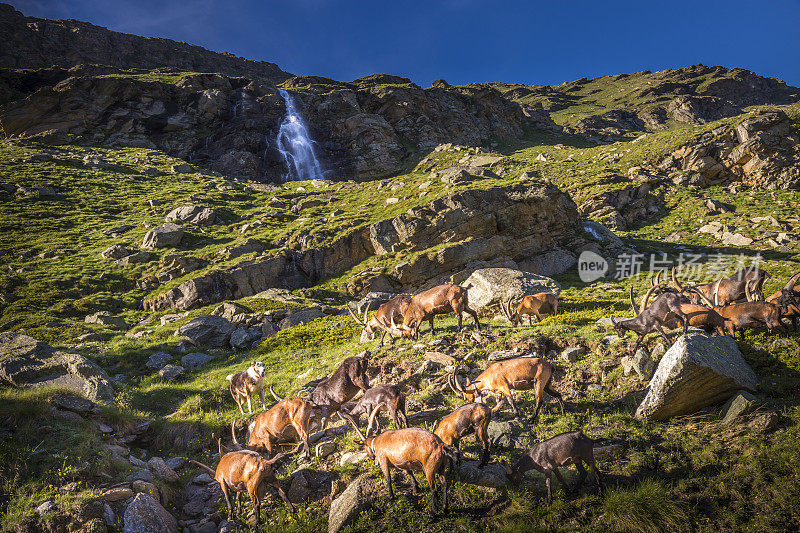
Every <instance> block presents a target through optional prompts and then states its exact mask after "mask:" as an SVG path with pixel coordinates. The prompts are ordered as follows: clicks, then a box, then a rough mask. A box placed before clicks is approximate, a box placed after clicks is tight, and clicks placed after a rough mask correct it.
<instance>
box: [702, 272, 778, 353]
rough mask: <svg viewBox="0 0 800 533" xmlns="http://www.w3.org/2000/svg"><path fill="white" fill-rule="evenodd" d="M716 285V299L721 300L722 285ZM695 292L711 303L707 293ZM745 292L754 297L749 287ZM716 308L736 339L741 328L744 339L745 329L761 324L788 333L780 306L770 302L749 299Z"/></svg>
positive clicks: (707, 302)
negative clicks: (720, 287)
mask: <svg viewBox="0 0 800 533" xmlns="http://www.w3.org/2000/svg"><path fill="white" fill-rule="evenodd" d="M715 285H716V286H717V287H715V292H714V295H715V298H714V301H719V299H718V298H716V295H717V292H716V289H717V288H718V286H719V285H720V282H719V281H717V282H716V283H715ZM695 294H697V295H698V297H699V298H701V299H702V300H703V301H705V302H706V304H709V305H710V304H711V302H710V301H709V300H708V299H707V298H706V296H705V294H703V293H701V292H699V291H697V292H696V293H695ZM745 294H746V297H747V299H748V300H750V299H751V298H752V297H753V296H752V293H751V292H750V289H749V287H746V288H745ZM714 310H715V311H716V312H717V313H719V315H720V316H721V317H722V318H724V319H725V327H726V328H727V330H728V333H730V335H731V337H733V338H734V339H735V338H736V330H739V332H740V335H739V336H740V339H742V340H743V339H744V330H745V329H750V328H757V327H761V326H766V327H767V330H769V332H770V333H771V332H772V330H773V329H777V330H779V331H782V332H784V333H788V331H787V330H786V327H785V326H784V325H783V322H781V308H780V306H779V305H775V304H772V303H770V302H764V301H747V302H742V303H732V304H730V305H725V306H722V305H717V306H715V307H714Z"/></svg>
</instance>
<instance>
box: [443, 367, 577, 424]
mask: <svg viewBox="0 0 800 533" xmlns="http://www.w3.org/2000/svg"><path fill="white" fill-rule="evenodd" d="M554 370H555V367H554V366H553V365H552V364H551V363H550V362H548V361H545V360H544V359H539V358H538V357H515V358H513V359H506V360H504V361H496V362H494V363H492V364H490V365H489V366H488V368H486V370H484V371H483V372H481V374H480V375H479V376H478V377H477V378H475V381H472V382H470V381H469V380H467V383H466V385H465V386H462V385H461V384H460V383H459V381H458V377H457V376H456V372H455V371H453V373H452V374H451V375H450V378H449V381H448V383H449V385H450V388H451V389H453V391H454V392H455V393H456V394H458V395H459V396H460V397H461V399H463V400H465V401H467V402H472V401H473V400H474V398H475V397H476V396H477V398H478V401H481V402H482V401H483V395H484V394H490V395H492V396H494V397H495V400H497V398H498V396H499V397H500V399H499V400H498V401H497V404H496V405H495V406H494V408H493V409H492V411H493V412H495V411H498V410H499V409H500V408H501V407H502V406H503V403H504V402H505V401H508V403H509V404H510V405H511V409H512V410H513V411H514V414H515V415H516V416H519V410H518V409H517V404H515V403H514V398H513V397H512V396H511V390H512V389H513V390H530V389H534V392H535V393H536V411H535V412H534V414H533V420H534V421H536V420H537V419H538V417H539V409H540V408H541V406H542V395H543V393H544V392H547V393H548V394H550V396H552V397H554V398H555V399H556V400H557V401H558V405H559V406H560V407H561V414H562V415H563V414H564V401H563V400H562V399H561V394H559V393H558V392H556V391H555V390H554V389H553V387H552V386H551V383H550V382H551V380H552V379H553V371H554Z"/></svg>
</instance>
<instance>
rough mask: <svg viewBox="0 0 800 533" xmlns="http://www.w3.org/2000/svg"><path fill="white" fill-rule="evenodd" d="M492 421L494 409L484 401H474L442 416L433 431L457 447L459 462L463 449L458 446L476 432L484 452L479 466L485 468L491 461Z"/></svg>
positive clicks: (449, 444)
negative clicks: (490, 429)
mask: <svg viewBox="0 0 800 533" xmlns="http://www.w3.org/2000/svg"><path fill="white" fill-rule="evenodd" d="M491 421H492V410H491V409H489V407H488V406H487V405H485V404H482V403H477V402H472V403H468V404H466V405H462V406H461V407H459V408H458V409H456V410H455V411H453V412H452V413H450V414H449V415H447V416H445V417H444V418H442V419H441V420H440V421H439V423H438V424H436V429H434V430H433V432H434V433H435V434H436V436H438V437H439V438H440V439H442V442H444V443H445V444H447V445H448V446H452V447H453V448H454V449H455V453H456V457H457V458H458V462H460V461H461V451H460V450H459V448H458V445H459V442H461V439H462V438H464V437H466V436H467V435H470V434H472V433H474V434H475V438H476V439H477V440H478V442H480V443H481V447H482V448H483V453H482V454H481V462H480V463H479V464H478V468H483V467H484V466H486V463H487V462H488V461H489V423H490V422H491Z"/></svg>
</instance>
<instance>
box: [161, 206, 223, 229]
mask: <svg viewBox="0 0 800 533" xmlns="http://www.w3.org/2000/svg"><path fill="white" fill-rule="evenodd" d="M216 220H217V212H216V211H215V210H214V209H211V208H210V207H203V206H201V205H182V206H180V207H176V208H175V209H173V210H172V211H170V212H169V213H167V216H166V218H165V221H166V222H181V223H191V224H197V225H198V226H210V225H212V224H214V222H216Z"/></svg>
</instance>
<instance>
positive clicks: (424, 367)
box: [414, 359, 444, 374]
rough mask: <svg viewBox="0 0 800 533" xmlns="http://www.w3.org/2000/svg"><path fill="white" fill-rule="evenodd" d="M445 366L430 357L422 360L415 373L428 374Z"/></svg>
mask: <svg viewBox="0 0 800 533" xmlns="http://www.w3.org/2000/svg"><path fill="white" fill-rule="evenodd" d="M443 366H444V365H442V364H440V363H437V362H435V361H431V360H430V359H425V360H424V361H423V362H422V364H421V365H419V367H418V368H417V370H416V371H415V372H414V373H415V374H428V373H430V372H434V371H436V370H439V369H440V368H442V367H443Z"/></svg>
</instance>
